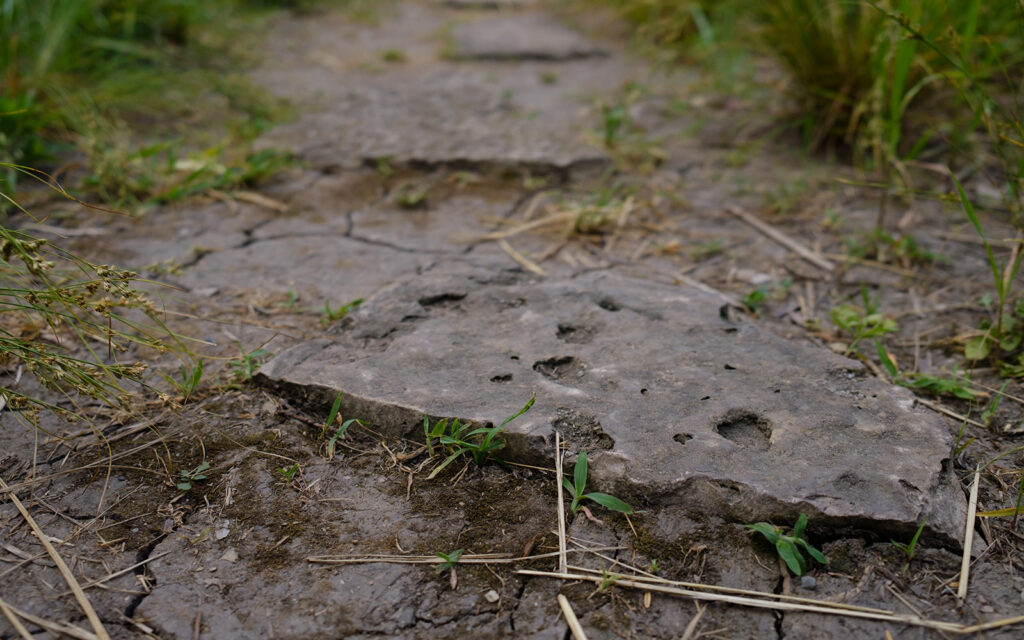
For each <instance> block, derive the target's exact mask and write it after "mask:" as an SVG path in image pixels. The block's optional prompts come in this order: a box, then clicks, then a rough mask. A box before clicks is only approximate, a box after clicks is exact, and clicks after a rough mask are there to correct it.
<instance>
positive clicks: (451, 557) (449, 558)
mask: <svg viewBox="0 0 1024 640" xmlns="http://www.w3.org/2000/svg"><path fill="white" fill-rule="evenodd" d="M434 555H435V556H437V557H438V558H441V559H442V560H444V562H442V563H441V564H439V565H437V566H436V567H434V572H435V573H444V572H445V571H448V570H449V569H454V568H455V565H457V564H458V563H459V558H461V557H462V549H456V550H455V551H452V552H451V553H442V552H440V551H438V552H437V553H435V554H434Z"/></svg>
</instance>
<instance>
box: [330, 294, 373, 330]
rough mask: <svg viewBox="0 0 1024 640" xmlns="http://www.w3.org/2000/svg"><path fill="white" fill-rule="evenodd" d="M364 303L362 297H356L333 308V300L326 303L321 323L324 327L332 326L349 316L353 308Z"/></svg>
mask: <svg viewBox="0 0 1024 640" xmlns="http://www.w3.org/2000/svg"><path fill="white" fill-rule="evenodd" d="M361 304H363V299H362V298H356V299H355V300H351V301H349V302H346V303H345V304H343V305H341V306H340V307H338V308H337V309H332V308H331V301H330V300H328V301H327V302H325V303H324V313H323V315H322V316H320V324H321V325H323V326H324V327H327V326H330V325H332V324H334V323H335V322H337V321H339V320H341V319H342V318H344V317H345V316H347V315H348V314H349V313H350V312H351V311H352V310H353V309H355V308H356V307H358V306H359V305H361Z"/></svg>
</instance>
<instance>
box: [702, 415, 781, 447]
mask: <svg viewBox="0 0 1024 640" xmlns="http://www.w3.org/2000/svg"><path fill="white" fill-rule="evenodd" d="M715 432H716V433H718V435H720V436H722V437H723V438H725V439H726V440H728V441H730V442H733V443H735V444H737V445H739V446H740V447H743V448H744V449H751V450H754V451H767V450H768V448H769V447H770V446H771V437H772V428H771V425H769V424H768V421H767V420H765V419H764V418H762V417H761V416H759V415H757V414H756V413H754V412H753V411H750V410H749V409H733V410H732V411H729V412H728V413H726V414H725V416H723V417H722V418H721V419H720V420H719V421H718V422H717V423H716V424H715Z"/></svg>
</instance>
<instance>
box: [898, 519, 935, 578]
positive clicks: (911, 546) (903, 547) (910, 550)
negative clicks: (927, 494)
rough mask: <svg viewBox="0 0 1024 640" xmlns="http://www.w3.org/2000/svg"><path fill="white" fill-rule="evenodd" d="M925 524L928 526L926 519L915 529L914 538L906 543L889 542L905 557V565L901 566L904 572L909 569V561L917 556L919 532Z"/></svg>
mask: <svg viewBox="0 0 1024 640" xmlns="http://www.w3.org/2000/svg"><path fill="white" fill-rule="evenodd" d="M926 524H928V518H925V519H924V521H923V522H921V526H919V527H918V528H917V531H916V532H915V533H914V537H913V538H911V539H910V542H908V543H903V542H896V541H895V540H890V541H889V542H891V543H892V545H893V546H894V547H896V548H897V549H899V550H900V551H902V552H903V553H904V555H906V556H907V563H906V564H905V565H903V570H904V571H906V570H907V569H908V568H910V561H911V560H913V559H914V556H915V555H916V554H917V541H918V540H919V539H920V538H921V532H922V531H924V525H926Z"/></svg>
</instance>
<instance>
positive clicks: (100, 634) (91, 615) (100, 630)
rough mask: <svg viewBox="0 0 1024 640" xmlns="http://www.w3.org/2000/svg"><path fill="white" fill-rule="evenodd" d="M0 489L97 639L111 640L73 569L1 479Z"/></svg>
mask: <svg viewBox="0 0 1024 640" xmlns="http://www.w3.org/2000/svg"><path fill="white" fill-rule="evenodd" d="M0 489H4V490H5V491H8V496H9V497H10V500H11V502H12V503H13V504H14V507H15V508H16V509H17V510H18V512H19V513H21V517H22V518H24V519H25V522H27V523H28V526H29V527H30V528H31V529H32V533H34V534H35V535H36V538H38V539H39V542H40V543H41V544H42V545H43V548H44V549H46V553H48V554H49V556H50V559H51V560H53V562H54V564H56V565H57V570H58V571H60V574H61V576H63V578H64V581H65V582H67V583H68V586H69V587H71V591H72V592H73V593H74V594H75V600H76V601H78V606H79V607H81V608H82V612H83V613H85V617H86V618H88V620H89V624H90V625H91V626H92V630H93V632H95V634H96V637H97V638H99V639H100V640H110V635H109V634H108V633H107V630H106V629H105V628H104V627H103V623H102V622H100V618H99V616H97V615H96V610H95V609H93V608H92V603H90V602H89V598H87V597H86V596H85V592H84V591H82V587H81V585H79V584H78V580H76V579H75V576H74V574H73V573H71V569H69V568H68V565H67V564H65V563H64V559H63V558H61V557H60V554H59V553H57V550H56V549H54V548H53V545H52V544H51V543H50V540H49V538H47V537H46V534H45V533H43V530H42V529H40V528H39V525H38V524H36V521H35V519H33V518H32V514H30V513H29V512H28V509H26V508H25V505H23V504H22V503H21V500H19V499H18V496H17V495H16V494H15V493H14V492H13V491H10V489H9V487H8V485H7V483H6V482H4V480H3V478H0ZM22 617H24V616H22Z"/></svg>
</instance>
